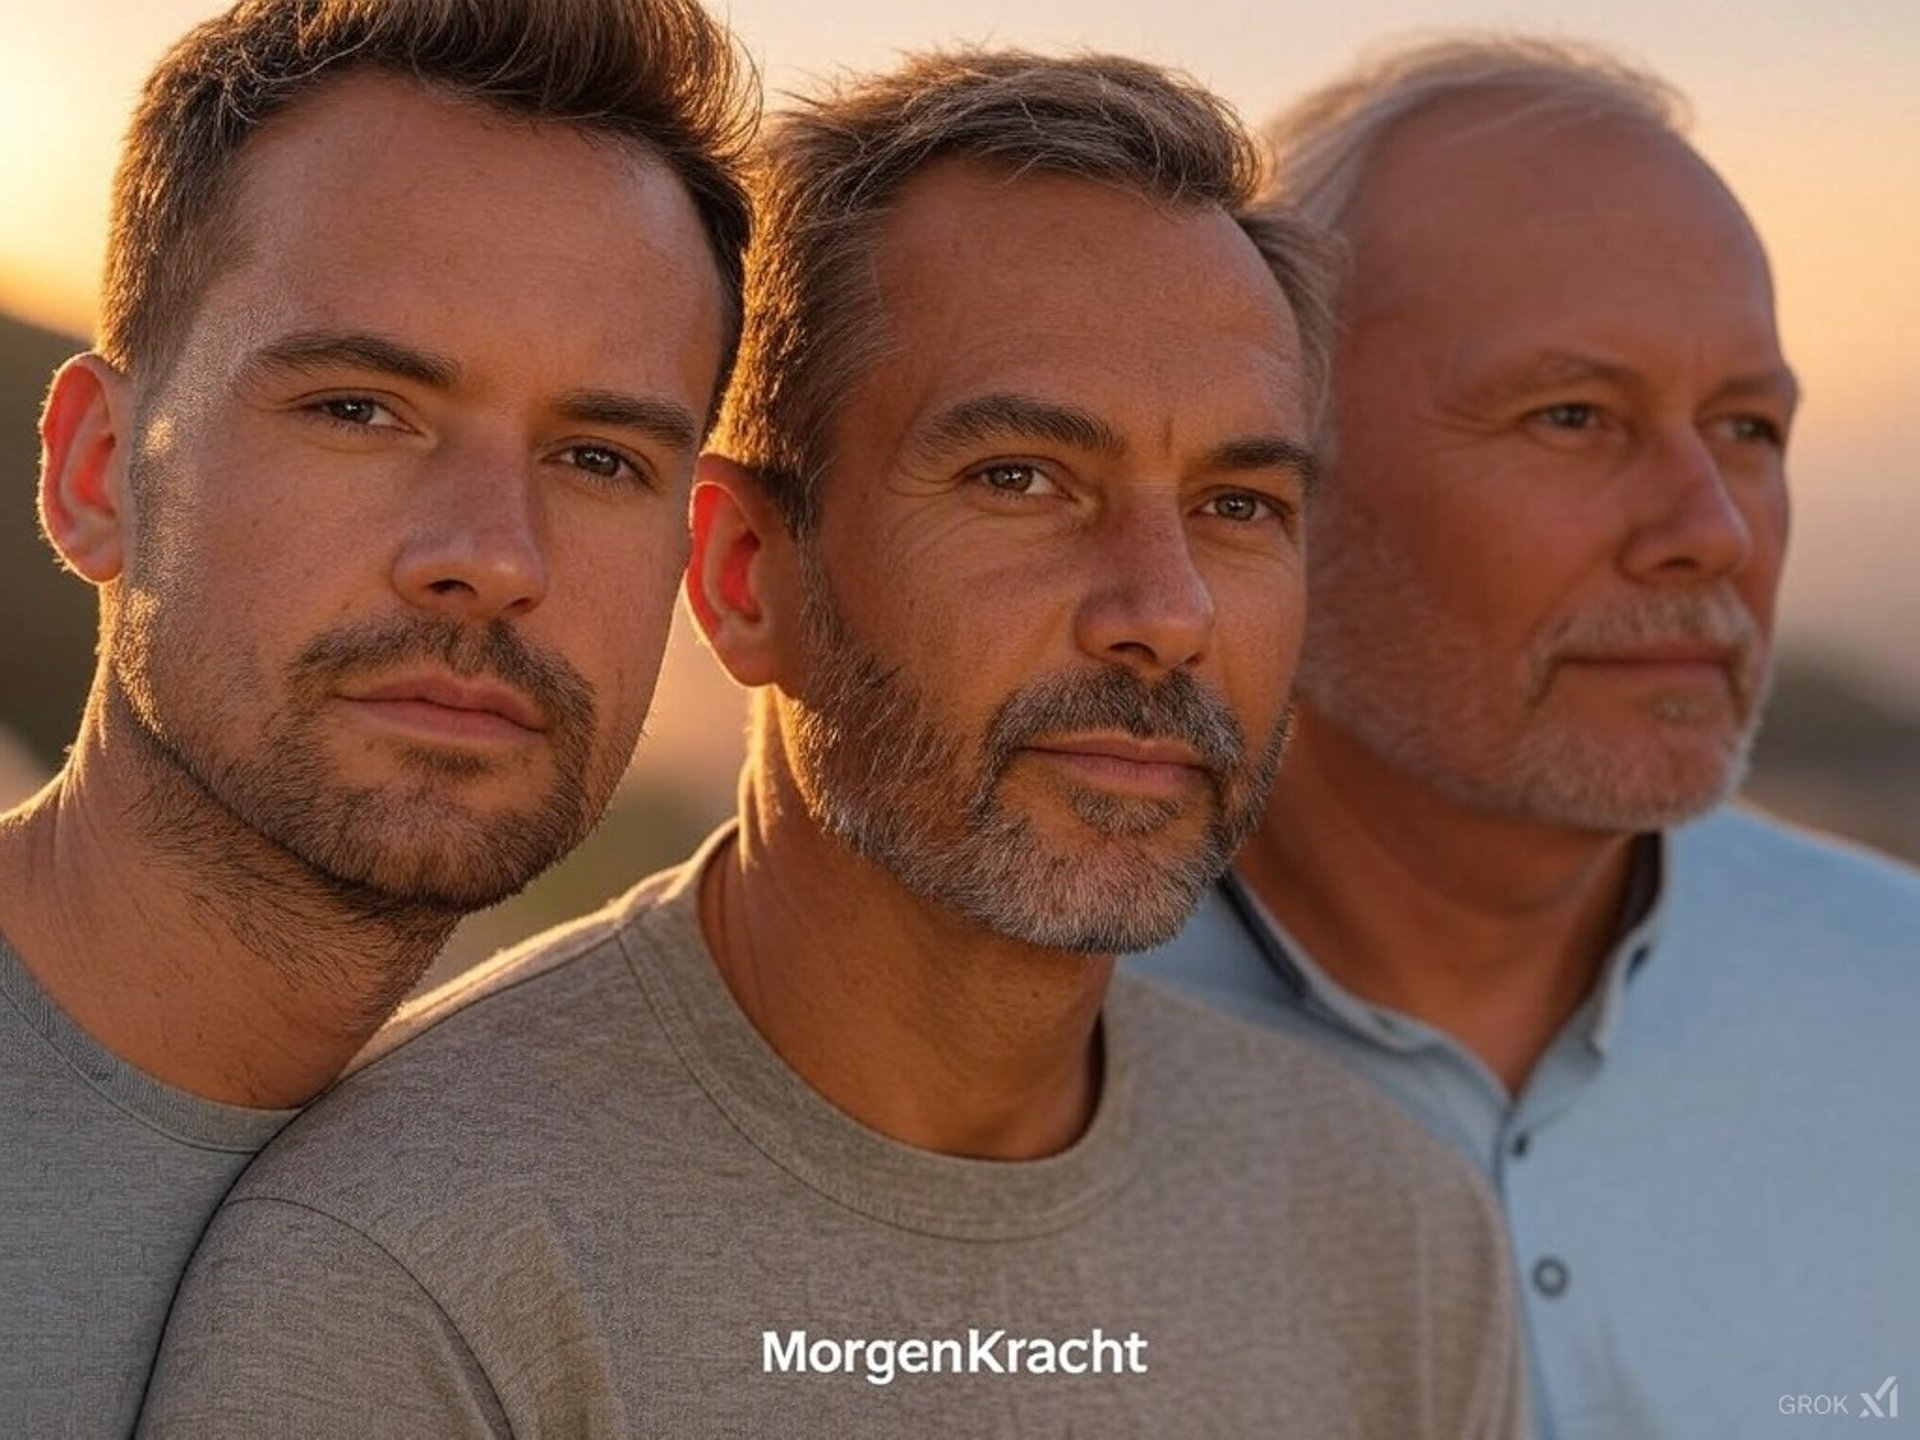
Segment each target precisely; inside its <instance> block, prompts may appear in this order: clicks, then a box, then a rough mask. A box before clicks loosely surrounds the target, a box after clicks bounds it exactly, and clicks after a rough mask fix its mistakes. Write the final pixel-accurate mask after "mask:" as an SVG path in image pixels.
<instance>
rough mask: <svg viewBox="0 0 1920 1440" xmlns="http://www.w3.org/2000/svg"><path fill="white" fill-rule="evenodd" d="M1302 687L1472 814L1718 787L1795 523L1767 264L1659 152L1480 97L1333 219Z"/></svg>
mask: <svg viewBox="0 0 1920 1440" xmlns="http://www.w3.org/2000/svg"><path fill="white" fill-rule="evenodd" d="M1351 232H1352V233H1351V238H1352V241H1353V255H1354V264H1353V270H1352V275H1351V278H1350V280H1349V283H1348V289H1347V298H1346V301H1345V303H1344V312H1345V314H1344V318H1345V320H1346V325H1345V327H1344V329H1343V334H1342V342H1341V347H1340V351H1339V355H1338V358H1337V362H1336V366H1335V378H1334V395H1335V410H1336V416H1337V432H1338V433H1337V441H1336V444H1335V447H1334V452H1333V458H1332V461H1331V467H1332V473H1331V475H1330V478H1329V483H1328V485H1327V491H1326V504H1325V505H1324V506H1323V507H1321V508H1320V509H1319V510H1317V511H1316V514H1315V517H1314V525H1313V540H1314V556H1315V560H1314V568H1313V584H1312V611H1311V616H1310V623H1309V640H1308V645H1307V655H1306V660H1305V665H1304V668H1303V670H1302V676H1301V680H1302V683H1301V693H1302V698H1303V701H1304V703H1305V708H1306V714H1307V720H1306V723H1307V724H1309V725H1311V726H1313V727H1315V733H1316V736H1317V735H1318V733H1319V730H1318V727H1320V726H1321V725H1322V724H1323V723H1325V724H1327V725H1331V726H1332V727H1334V728H1335V729H1337V730H1341V731H1344V732H1346V733H1347V734H1348V735H1349V736H1351V737H1353V738H1355V739H1357V740H1358V741H1359V743H1360V744H1362V745H1363V746H1365V747H1366V748H1367V749H1368V750H1369V751H1371V752H1372V753H1374V754H1376V755H1378V756H1381V757H1384V759H1385V760H1386V761H1387V763H1388V764H1389V765H1391V766H1393V767H1394V768H1396V769H1398V770H1400V771H1402V772H1404V773H1405V774H1407V775H1409V776H1411V777H1413V778H1414V779H1415V780H1417V781H1418V782H1419V783H1422V784H1424V785H1427V786H1429V787H1431V788H1432V789H1434V790H1436V791H1437V792H1439V793H1440V794H1442V795H1443V796H1446V797H1447V798H1449V799H1450V800H1453V801H1455V802H1458V803H1461V804H1464V805H1466V806H1468V807H1469V808H1472V809H1475V810H1479V811H1484V812H1491V813H1497V814H1501V815H1506V816H1510V817H1517V818H1523V819H1526V820H1529V821H1538V822H1544V823H1548V824H1554V825H1563V826H1573V827H1577V828H1582V829H1595V830H1607V831H1615V830H1619V831H1633V830H1641V829H1649V828H1655V827H1659V826H1662V825H1667V824H1671V823H1673V822H1675V821H1677V820H1679V819H1683V818H1686V817H1687V816H1690V815H1693V814H1697V813H1699V812H1700V811H1702V810H1704V809H1706V808H1707V807H1709V806H1711V805H1713V804H1714V803H1716V802H1717V801H1718V800H1720V799H1721V798H1722V797H1723V796H1724V795H1725V794H1726V793H1727V792H1728V791H1729V790H1730V789H1731V788H1732V787H1733V785H1734V784H1735V783H1737V780H1738V777H1739V773H1740V768H1741V761H1742V757H1743V755H1744V751H1745V748H1746V745H1747V742H1748V740H1749V738H1750V737H1751V735H1752V732H1753V727H1754V724H1755V722H1756V720H1757V717H1758V713H1759V706H1760V702H1761V698H1762V696H1763V694H1764V690H1765V676H1766V669H1767V656H1768V638H1769V635H1770V633H1771V630H1772V623H1773V604H1774V593H1775V589H1776V587H1777V585H1778V582H1779V577H1780V565H1781V559H1782V555H1783V552H1784V549H1785V544H1786V533H1787V492H1786V480H1785V470H1784V455H1785V446H1786V438H1787V431H1788V428H1789V426H1790V423H1791V420H1792V416H1793V408H1794V394H1795V392H1794V383H1793V379H1792V376H1791V375H1790V374H1789V373H1788V372H1787V369H1786V365H1785V362H1784V361H1783V360H1782V358H1781V355H1780V348H1779V342H1778V340H1777V338H1776V335H1775V329H1774V317H1773V297H1772V289H1771V285H1770V283H1769V279H1768V275H1767V267H1766V260H1765V257H1764V255H1763V254H1762V253H1761V250H1760V245H1759V242H1758V240H1757V239H1756V238H1755V237H1754V235H1753V232H1752V229H1751V227H1750V226H1749V225H1748V224H1747V221H1746V219H1745V217H1744V216H1743V215H1741V213H1740V211H1739V209H1738V207H1737V206H1736V205H1735V204H1734V202H1733V200H1732V198H1731V197H1730V196H1729V195H1728V194H1727V193H1726V191H1725V189H1724V188H1723V187H1722V186H1721V185H1720V184H1719V182H1718V181H1717V180H1716V179H1715V178H1714V177H1713V175H1712V173H1711V172H1710V171H1709V170H1707V168H1706V167H1705V166H1704V165H1703V164H1702V163H1701V162H1700V161H1699V159H1698V158H1697V157H1695V156H1693V155H1692V154H1691V153H1690V152H1688V151H1687V150H1686V149H1685V147H1684V146H1682V145H1681V144H1680V143H1679V142H1678V141H1675V140H1673V139H1671V138H1666V137H1659V136H1656V135H1654V134H1652V133H1651V132H1648V131H1645V130H1641V129H1636V128H1631V127H1628V126H1625V125H1622V124H1620V123H1618V122H1615V123H1612V124H1598V123H1591V122H1589V123H1574V122H1568V121H1565V120H1561V121H1559V122H1557V123H1530V122H1529V121H1528V120H1527V119H1525V118H1520V117H1516V116H1515V115H1513V114H1510V113H1509V114H1501V113H1498V111H1497V110H1490V109H1488V107H1487V106H1486V105H1485V104H1484V102H1483V103H1482V105H1481V107H1480V108H1478V109H1475V108H1472V107H1466V108H1459V107H1456V108H1455V109H1451V110H1444V111H1443V110H1436V111H1435V112H1433V113H1432V114H1430V115H1424V116H1421V117H1418V118H1416V119H1415V120H1414V121H1412V122H1410V123H1409V124H1408V125H1407V126H1406V128H1405V129H1404V130H1403V131H1402V132H1399V133H1397V134H1396V135H1395V137H1394V138H1393V139H1392V140H1391V141H1390V142H1389V144H1388V146H1387V147H1386V148H1385V149H1384V150H1383V151H1382V153H1381V156H1380V159H1379V161H1378V163H1377V165H1376V168H1375V169H1374V171H1373V172H1372V174H1371V176H1370V178H1369V180H1368V181H1367V183H1366V185H1365V186H1364V188H1363V192H1362V194H1361V196H1360V197H1359V199H1358V202H1357V205H1356V209H1355V211H1354V214H1353V217H1352V221H1351Z"/></svg>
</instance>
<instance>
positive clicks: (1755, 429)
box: [1725, 415, 1787, 450]
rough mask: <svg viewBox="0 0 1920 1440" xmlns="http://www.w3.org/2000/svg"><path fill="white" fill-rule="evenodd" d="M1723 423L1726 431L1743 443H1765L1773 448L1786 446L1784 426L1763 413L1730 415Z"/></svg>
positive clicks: (1780, 448) (1778, 448)
mask: <svg viewBox="0 0 1920 1440" xmlns="http://www.w3.org/2000/svg"><path fill="white" fill-rule="evenodd" d="M1725 424H1726V426H1727V432H1728V433H1729V434H1730V435H1732V436H1733V438H1734V439H1736V440H1739V441H1741V442H1743V443H1745V444H1749V445H1767V446H1771V447H1772V448H1773V449H1775V450H1782V449H1785V448H1786V444H1787V433H1786V430H1785V428H1784V427H1782V426H1781V425H1780V424H1779V423H1777V422H1776V421H1774V420H1770V419H1768V418H1767V417H1766V416H1765V415H1730V416H1728V417H1727V419H1726V421H1725Z"/></svg>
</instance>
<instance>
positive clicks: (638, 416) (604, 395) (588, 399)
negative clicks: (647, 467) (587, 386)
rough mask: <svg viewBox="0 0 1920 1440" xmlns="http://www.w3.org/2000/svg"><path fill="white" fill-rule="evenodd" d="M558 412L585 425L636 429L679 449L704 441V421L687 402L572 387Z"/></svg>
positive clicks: (556, 405) (687, 449)
mask: <svg viewBox="0 0 1920 1440" xmlns="http://www.w3.org/2000/svg"><path fill="white" fill-rule="evenodd" d="M554 410H555V412H556V413H557V414H559V415H561V416H563V417H564V418H566V419H568V420H572V421H575V422H576V423H579V424H583V425H596V426H606V427H607V428H609V429H614V430H632V431H635V432H637V433H639V434H642V435H645V436H647V437H649V438H650V439H652V440H655V441H657V442H658V443H660V444H662V445H665V446H667V447H668V448H670V449H672V450H676V451H683V452H691V451H692V450H693V449H694V447H695V446H697V445H698V444H699V443H700V422H699V421H698V420H696V419H694V417H693V413H692V412H691V411H689V410H688V409H687V408H686V407H685V406H684V405H676V404H674V403H673V402H672V401H671V400H652V399H647V398H645V397H643V396H639V395H626V394H622V393H621V392H620V391H618V390H568V391H566V392H565V393H564V394H562V395H561V396H560V397H559V398H558V399H557V400H556V401H555V402H554Z"/></svg>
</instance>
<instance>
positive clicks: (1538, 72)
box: [1266, 34, 1691, 232]
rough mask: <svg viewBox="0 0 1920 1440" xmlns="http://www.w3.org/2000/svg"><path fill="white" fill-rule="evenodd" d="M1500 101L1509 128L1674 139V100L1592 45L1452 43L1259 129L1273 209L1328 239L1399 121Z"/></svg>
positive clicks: (1386, 53)
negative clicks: (1446, 105) (1509, 108)
mask: <svg viewBox="0 0 1920 1440" xmlns="http://www.w3.org/2000/svg"><path fill="white" fill-rule="evenodd" d="M1485 96H1511V97H1512V98H1513V99H1514V100H1515V101H1516V105H1515V107H1514V110H1513V112H1512V116H1511V117H1510V118H1522V119H1527V120H1538V119H1557V120H1563V121H1578V120H1613V121H1619V122H1624V123H1628V124H1634V125H1642V126H1646V127H1647V128H1649V129H1652V130H1655V131H1658V132H1660V133H1663V134H1668V135H1674V136H1680V135H1683V134H1684V132H1685V131H1686V129H1687V126H1688V124H1689V121H1690V118H1691V117H1690V114H1689V112H1688V108H1687V103H1686V100H1685V99H1684V97H1682V95H1681V94H1680V92H1679V91H1677V90H1675V89H1674V88H1673V87H1672V86H1671V85H1669V84H1668V83H1667V82H1666V81H1664V80H1662V79H1660V78H1659V77H1658V76H1656V75H1653V74H1651V73H1649V72H1648V71H1645V70H1642V69H1639V68H1637V67H1636V66H1633V65H1631V64H1629V63H1628V62H1626V61H1625V60H1623V59H1621V58H1620V57H1619V56H1617V55H1614V54H1611V53H1609V52H1608V51H1605V50H1603V49H1600V48H1599V47H1598V46H1593V45H1585V44H1579V43H1576V42H1572V41H1563V40H1547V39H1542V38H1539V37H1536V36H1525V35H1504V34H1484V35H1458V36H1449V37H1446V38H1443V39H1434V40H1422V41H1415V42H1413V43H1410V44H1409V43H1401V44H1399V45H1396V46H1394V47H1392V48H1390V49H1387V50H1383V51H1380V52H1377V53H1375V54H1373V55H1371V56H1369V57H1368V58H1366V59H1364V60H1363V61H1362V62H1361V63H1360V64H1359V65H1357V66H1356V67H1354V68H1353V69H1352V70H1350V71H1348V72H1347V73H1346V74H1345V75H1343V76H1341V77H1340V78H1339V79H1337V80H1334V81H1333V82H1331V83H1330V84H1327V85H1324V86H1322V87H1321V88H1320V89H1318V90H1315V91H1313V92H1311V93H1310V94H1308V95H1306V96H1305V97H1303V98H1302V99H1300V100H1299V101H1297V102H1295V103H1294V104H1293V105H1291V106H1290V107H1288V108H1287V109H1286V110H1284V111H1283V112H1281V114H1280V115H1278V116H1277V117H1275V119H1274V120H1273V121H1272V122H1271V123H1270V124H1269V125H1268V126H1267V129H1266V136H1267V138H1268V140H1269V141H1270V142H1271V143H1272V145H1273V148H1274V152H1275V156H1276V167H1277V168H1276V176H1275V182H1274V188H1273V196H1272V199H1273V202H1274V203H1275V204H1276V205H1278V206H1281V207H1283V208H1290V209H1291V210H1293V211H1294V212H1295V213H1297V214H1299V215H1300V216H1302V217H1303V218H1305V219H1307V220H1309V221H1311V222H1312V223H1313V224H1316V225H1319V226H1321V227H1324V228H1325V229H1327V230H1330V231H1335V232H1338V231H1339V230H1340V229H1341V226H1342V225H1343V224H1344V223H1345V221H1346V219H1347V217H1348V212H1349V210H1350V209H1351V207H1352V204H1353V200H1354V196H1355V194H1356V192H1357V191H1358V190H1359V188H1360V184H1361V182H1362V181H1363V180H1364V179H1365V178H1366V174H1367V168H1368V166H1369V165H1370V164H1371V163H1372V160H1373V157H1374V155H1375V153H1376V152H1377V151H1378V149H1379V148H1380V146H1381V144H1382V143H1383V142H1384V141H1385V139H1386V138H1387V136H1388V135H1389V134H1391V132H1392V131H1393V130H1394V129H1395V128H1396V127H1397V126H1398V125H1399V124H1400V123H1401V122H1402V121H1404V120H1406V119H1407V118H1408V117H1410V116H1412V115H1415V114H1418V113H1419V112H1421V111H1423V110H1426V109H1428V108H1430V107H1432V106H1434V105H1437V104H1440V103H1443V102H1445V101H1449V100H1457V99H1465V98H1478V97H1485Z"/></svg>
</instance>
